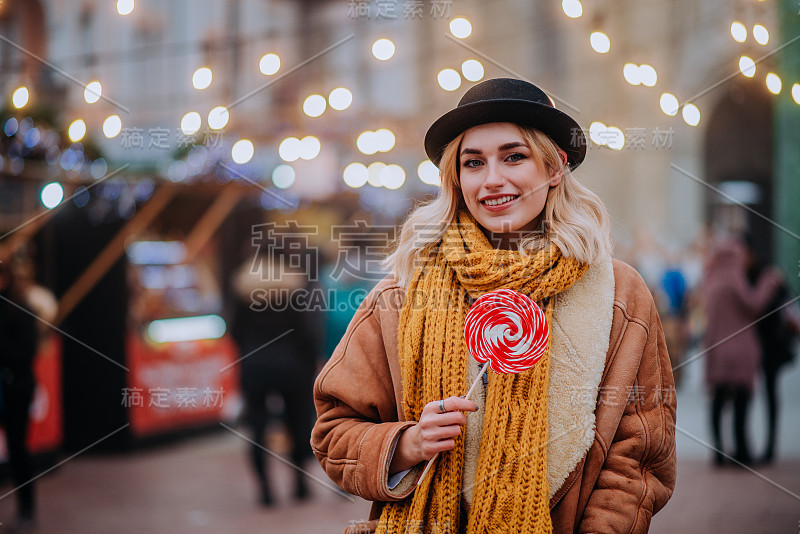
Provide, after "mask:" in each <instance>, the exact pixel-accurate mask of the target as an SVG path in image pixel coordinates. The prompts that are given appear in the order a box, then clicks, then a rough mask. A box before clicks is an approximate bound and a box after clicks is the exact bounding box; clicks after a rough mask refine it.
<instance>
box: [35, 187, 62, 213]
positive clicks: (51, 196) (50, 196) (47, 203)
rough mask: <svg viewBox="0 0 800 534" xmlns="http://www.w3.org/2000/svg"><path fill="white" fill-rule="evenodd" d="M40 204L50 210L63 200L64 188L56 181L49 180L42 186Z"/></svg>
mask: <svg viewBox="0 0 800 534" xmlns="http://www.w3.org/2000/svg"><path fill="white" fill-rule="evenodd" d="M41 199H42V204H43V205H44V207H45V208H47V209H49V210H51V209H53V208H55V207H56V206H58V205H59V204H61V201H62V200H64V188H63V187H62V186H61V184H60V183H58V182H51V183H49V184H47V185H46V186H44V187H43V188H42V193H41Z"/></svg>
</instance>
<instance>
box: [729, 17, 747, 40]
mask: <svg viewBox="0 0 800 534" xmlns="http://www.w3.org/2000/svg"><path fill="white" fill-rule="evenodd" d="M731 36H732V37H733V38H734V40H736V41H738V42H740V43H743V42H745V41H746V40H747V28H745V26H744V24H742V23H741V22H739V21H738V20H735V21H733V23H732V24H731Z"/></svg>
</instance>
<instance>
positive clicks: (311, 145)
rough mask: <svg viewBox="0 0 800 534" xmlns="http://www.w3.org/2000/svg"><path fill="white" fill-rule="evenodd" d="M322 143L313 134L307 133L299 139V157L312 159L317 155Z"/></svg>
mask: <svg viewBox="0 0 800 534" xmlns="http://www.w3.org/2000/svg"><path fill="white" fill-rule="evenodd" d="M321 148H322V144H321V143H320V142H319V139H317V138H316V137H314V136H313V135H307V136H306V137H304V138H302V139H301V140H300V158H301V159H304V160H312V159H314V158H316V157H317V156H319V151H320V149H321Z"/></svg>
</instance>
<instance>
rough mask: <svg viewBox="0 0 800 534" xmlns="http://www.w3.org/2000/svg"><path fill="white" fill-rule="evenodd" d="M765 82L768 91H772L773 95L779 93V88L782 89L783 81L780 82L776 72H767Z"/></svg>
mask: <svg viewBox="0 0 800 534" xmlns="http://www.w3.org/2000/svg"><path fill="white" fill-rule="evenodd" d="M766 82H767V89H769V92H770V93H772V94H773V95H777V94H780V92H781V89H783V82H781V79H780V77H779V76H778V75H777V74H775V73H774V72H770V73H769V74H767V79H766Z"/></svg>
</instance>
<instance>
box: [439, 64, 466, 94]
mask: <svg viewBox="0 0 800 534" xmlns="http://www.w3.org/2000/svg"><path fill="white" fill-rule="evenodd" d="M436 80H437V81H438V82H439V87H441V88H442V89H444V90H445V91H455V90H456V89H458V88H459V87H461V75H460V74H459V73H458V72H457V71H455V70H453V69H442V70H440V71H439V74H437V75H436Z"/></svg>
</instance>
